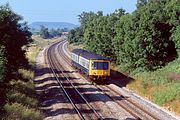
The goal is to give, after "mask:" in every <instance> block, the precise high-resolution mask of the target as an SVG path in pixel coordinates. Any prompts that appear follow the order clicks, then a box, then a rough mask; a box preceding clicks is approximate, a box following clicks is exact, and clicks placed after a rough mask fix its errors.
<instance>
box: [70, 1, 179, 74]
mask: <svg viewBox="0 0 180 120" xmlns="http://www.w3.org/2000/svg"><path fill="white" fill-rule="evenodd" d="M136 6H137V9H136V10H135V11H134V12H133V13H131V14H130V13H127V12H126V11H125V10H124V9H118V10H115V12H113V13H111V14H107V15H103V12H102V11H99V12H97V13H94V12H83V13H82V14H80V15H79V21H80V23H81V25H80V27H77V28H75V29H73V30H71V31H70V32H69V35H68V40H69V42H70V43H79V44H83V45H84V47H85V49H87V50H90V51H93V52H96V53H99V54H102V55H104V56H106V57H108V58H109V59H111V60H112V61H114V62H115V63H116V64H117V65H119V66H120V67H121V69H122V70H128V71H131V70H134V69H137V68H140V69H142V70H156V69H157V68H160V67H162V66H165V65H166V64H167V63H168V62H170V61H173V60H174V59H176V58H178V57H179V55H180V32H179V31H180V1H179V0H137V4H136Z"/></svg>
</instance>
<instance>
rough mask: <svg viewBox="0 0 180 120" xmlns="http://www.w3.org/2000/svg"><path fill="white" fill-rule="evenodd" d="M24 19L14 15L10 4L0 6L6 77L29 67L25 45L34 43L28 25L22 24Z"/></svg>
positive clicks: (0, 34)
mask: <svg viewBox="0 0 180 120" xmlns="http://www.w3.org/2000/svg"><path fill="white" fill-rule="evenodd" d="M21 20H22V17H21V16H19V15H17V14H16V13H14V12H13V11H12V10H11V8H10V7H9V5H8V4H6V5H4V6H0V26H1V27H0V45H1V46H4V49H3V52H2V51H1V53H4V55H2V56H3V57H2V58H4V59H5V60H6V61H7V64H6V69H7V70H6V71H7V73H6V75H8V76H9V77H11V73H13V72H14V71H17V69H18V68H19V67H24V66H25V65H27V63H28V62H27V60H26V57H25V50H24V49H22V47H23V46H24V45H27V44H29V43H30V42H32V39H31V33H30V32H29V28H28V27H27V23H23V22H20V21H21Z"/></svg>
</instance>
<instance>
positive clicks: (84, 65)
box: [71, 49, 110, 80]
mask: <svg viewBox="0 0 180 120" xmlns="http://www.w3.org/2000/svg"><path fill="white" fill-rule="evenodd" d="M71 64H72V66H73V67H74V68H77V69H79V70H80V71H82V72H83V73H85V75H86V76H87V77H88V78H90V79H91V80H108V79H109V77H110V60H108V59H107V58H106V57H104V56H102V55H99V54H96V53H94V52H90V51H87V50H83V49H74V50H72V52H71Z"/></svg>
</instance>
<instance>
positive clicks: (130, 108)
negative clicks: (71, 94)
mask: <svg viewBox="0 0 180 120" xmlns="http://www.w3.org/2000/svg"><path fill="white" fill-rule="evenodd" d="M64 43H65V42H61V43H60V44H59V46H58V51H59V54H60V55H61V57H62V58H63V59H65V61H66V62H67V63H68V64H69V66H71V63H70V59H69V57H68V56H70V55H69V54H70V53H69V52H67V51H66V50H65V49H67V44H64ZM65 47H66V48H65ZM65 51H66V52H65ZM81 76H82V78H83V79H85V80H87V77H85V76H84V75H81ZM95 86H96V87H97V88H98V89H99V90H100V91H102V92H103V93H104V94H106V95H107V96H109V97H110V98H111V99H112V100H113V101H115V102H116V103H118V105H120V106H121V107H122V108H124V109H125V110H126V111H127V112H129V113H130V114H131V115H132V116H134V117H135V118H136V119H143V120H144V119H148V120H152V119H155V120H158V119H159V120H160V119H164V118H166V119H167V120H168V119H171V118H172V117H171V116H168V115H166V116H163V115H162V116H161V115H158V113H157V111H156V110H155V111H154V112H153V110H149V109H147V108H146V107H144V106H143V105H140V104H138V103H137V102H136V101H133V100H131V99H129V98H128V97H126V95H125V96H124V95H123V94H121V93H119V92H117V91H115V90H114V89H112V88H111V87H108V86H107V85H104V86H99V85H95ZM106 91H108V92H106ZM112 96H119V97H120V98H121V101H118V100H116V99H115V98H114V97H112ZM160 113H162V111H161V112H160Z"/></svg>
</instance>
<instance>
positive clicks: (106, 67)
mask: <svg viewBox="0 0 180 120" xmlns="http://www.w3.org/2000/svg"><path fill="white" fill-rule="evenodd" d="M108 66H109V65H108V62H103V70H108V68H109V67H108Z"/></svg>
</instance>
